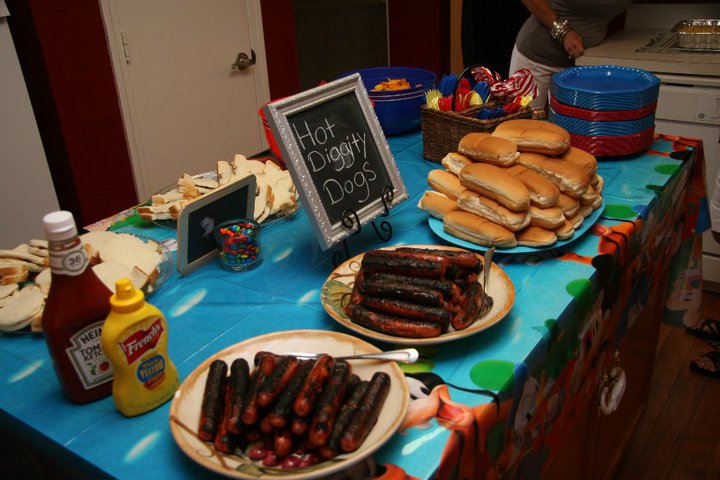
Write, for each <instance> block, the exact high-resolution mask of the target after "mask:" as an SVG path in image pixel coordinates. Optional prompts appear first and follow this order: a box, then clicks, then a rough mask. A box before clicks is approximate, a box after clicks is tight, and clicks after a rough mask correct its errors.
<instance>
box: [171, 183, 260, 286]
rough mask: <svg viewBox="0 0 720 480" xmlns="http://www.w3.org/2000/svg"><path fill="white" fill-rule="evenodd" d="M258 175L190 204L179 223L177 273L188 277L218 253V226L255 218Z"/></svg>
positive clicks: (223, 187) (181, 215) (207, 194)
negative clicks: (216, 236) (215, 234)
mask: <svg viewBox="0 0 720 480" xmlns="http://www.w3.org/2000/svg"><path fill="white" fill-rule="evenodd" d="M256 188H257V179H256V178H255V175H248V176H247V177H245V178H242V179H240V180H236V181H234V182H232V183H229V184H227V185H224V186H222V187H220V188H217V189H215V190H213V191H212V192H210V193H206V194H205V195H203V196H202V197H200V198H198V199H197V200H195V201H193V202H191V203H189V204H187V205H186V206H185V208H183V210H182V212H181V213H180V218H178V223H177V240H178V241H177V244H178V248H177V271H178V272H179V273H180V275H186V274H188V273H190V272H192V271H193V270H195V269H196V268H198V267H200V266H202V265H205V264H206V263H208V262H210V261H211V260H213V259H214V258H216V257H217V254H218V246H217V244H216V243H215V239H214V238H213V230H214V228H215V226H216V225H220V224H221V223H223V222H225V221H227V220H232V219H236V218H248V219H253V215H254V211H255V190H256Z"/></svg>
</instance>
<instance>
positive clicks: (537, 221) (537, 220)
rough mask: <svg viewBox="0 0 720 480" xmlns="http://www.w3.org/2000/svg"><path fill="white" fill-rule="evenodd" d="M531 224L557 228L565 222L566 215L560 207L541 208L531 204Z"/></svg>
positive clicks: (529, 211) (549, 228)
mask: <svg viewBox="0 0 720 480" xmlns="http://www.w3.org/2000/svg"><path fill="white" fill-rule="evenodd" d="M528 213H529V214H530V225H532V226H535V227H542V228H547V229H548V230H555V229H556V228H558V227H560V226H562V224H563V223H565V215H563V213H562V210H560V208H559V207H550V208H539V207H536V206H535V205H530V210H528Z"/></svg>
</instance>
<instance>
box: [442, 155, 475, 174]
mask: <svg viewBox="0 0 720 480" xmlns="http://www.w3.org/2000/svg"><path fill="white" fill-rule="evenodd" d="M471 163H475V161H474V160H471V159H469V158H468V157H466V156H465V155H461V154H459V153H457V152H450V153H448V154H447V155H445V156H444V157H443V159H442V160H440V164H441V165H442V166H443V167H445V168H447V169H448V170H449V171H450V172H452V173H454V174H455V175H458V174H459V173H460V170H462V169H463V168H464V167H467V166H468V165H470V164H471Z"/></svg>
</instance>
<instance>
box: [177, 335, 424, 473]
mask: <svg viewBox="0 0 720 480" xmlns="http://www.w3.org/2000/svg"><path fill="white" fill-rule="evenodd" d="M259 351H269V352H274V353H278V354H282V353H286V352H297V351H302V352H310V353H327V354H329V355H332V356H344V355H354V354H362V353H377V352H380V350H379V349H378V348H377V347H375V346H373V345H371V344H369V343H367V342H365V341H364V340H361V339H359V338H356V337H353V336H350V335H347V334H344V333H340V332H331V331H324V330H288V331H283V332H276V333H270V334H266V335H261V336H258V337H253V338H250V339H248V340H245V341H243V342H240V343H237V344H235V345H232V346H230V347H228V348H225V349H224V350H221V351H219V352H217V353H215V354H214V355H212V356H210V357H209V358H207V359H206V360H205V361H204V362H202V363H201V364H200V365H199V366H198V367H197V368H196V369H195V370H193V372H192V373H190V375H188V376H187V378H186V379H185V380H184V381H183V383H182V384H181V385H180V388H179V389H178V391H177V392H176V393H175V397H174V398H173V401H172V404H171V406H170V431H171V433H172V435H173V438H174V439H175V442H176V443H177V444H178V446H179V447H180V449H181V450H182V451H183V452H184V453H185V454H186V455H187V456H189V457H190V458H191V459H192V460H194V461H195V462H197V463H198V464H200V465H202V466H203V467H205V468H208V469H209V470H212V471H214V472H216V473H220V474H222V475H226V476H228V477H232V478H241V479H258V478H282V479H286V480H299V479H312V478H326V477H328V476H329V475H330V474H332V473H335V472H338V471H341V470H344V469H346V468H348V467H350V466H352V465H355V464H357V463H359V462H361V461H362V460H364V459H365V458H367V457H368V456H370V455H371V454H372V453H373V452H375V451H376V450H377V449H378V448H380V447H381V446H382V445H383V444H385V442H387V441H388V440H389V439H390V438H391V437H392V436H393V434H394V433H395V432H396V431H397V430H398V428H400V425H401V424H402V422H403V419H404V418H405V414H406V412H407V408H408V403H409V401H410V392H409V390H408V386H407V382H406V381H405V376H404V374H403V372H402V371H401V370H400V368H399V367H398V366H397V364H395V363H393V362H382V361H377V360H351V361H350V363H351V366H352V369H353V370H352V371H353V372H354V373H356V374H357V375H358V376H359V377H360V378H361V379H363V380H369V379H370V378H371V377H372V375H373V374H374V373H375V372H377V371H382V372H385V373H387V374H388V375H390V391H389V394H388V396H387V398H386V400H385V404H384V405H383V408H382V410H381V412H380V416H379V417H378V420H377V423H376V424H375V426H374V427H373V428H372V430H371V431H370V433H369V434H368V436H367V438H366V439H365V442H363V444H362V445H361V446H360V448H359V449H358V450H356V451H355V452H352V453H349V454H342V455H339V456H337V457H335V458H333V459H332V460H328V461H325V462H321V463H318V464H316V465H313V466H312V467H306V468H302V469H300V468H298V469H292V470H291V469H282V468H278V467H264V466H263V465H262V463H261V462H255V461H252V460H250V459H249V458H248V457H247V456H245V455H244V454H243V453H241V452H237V454H229V455H226V454H223V453H220V452H218V451H216V450H215V448H214V447H213V446H212V445H211V444H210V443H206V442H204V441H202V440H200V439H199V438H198V436H197V429H198V424H199V422H200V407H201V405H202V398H203V393H204V390H205V382H206V379H207V374H208V369H209V368H210V364H211V363H212V362H213V361H215V360H218V359H222V360H224V361H225V362H226V363H227V364H228V365H230V364H231V363H232V362H233V360H235V359H236V358H244V359H245V360H247V361H248V363H249V364H250V365H253V359H254V357H255V354H256V353H257V352H259Z"/></svg>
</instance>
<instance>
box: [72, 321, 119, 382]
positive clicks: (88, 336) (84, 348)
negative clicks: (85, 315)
mask: <svg viewBox="0 0 720 480" xmlns="http://www.w3.org/2000/svg"><path fill="white" fill-rule="evenodd" d="M102 326H103V321H99V322H96V323H93V324H91V325H88V326H87V327H85V328H83V329H82V330H79V331H78V332H77V333H75V335H73V336H72V337H70V347H68V348H67V349H66V350H65V352H66V353H67V355H68V357H70V363H71V364H72V366H73V367H74V368H75V372H76V373H77V375H78V377H79V378H80V381H81V382H82V384H83V387H84V388H85V390H89V389H91V388H94V387H97V386H98V385H102V384H103V383H105V382H109V381H110V380H112V378H113V372H112V367H111V366H110V362H109V361H108V359H107V357H106V356H105V352H104V351H103V349H102V345H101V344H100V335H101V334H102Z"/></svg>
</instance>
